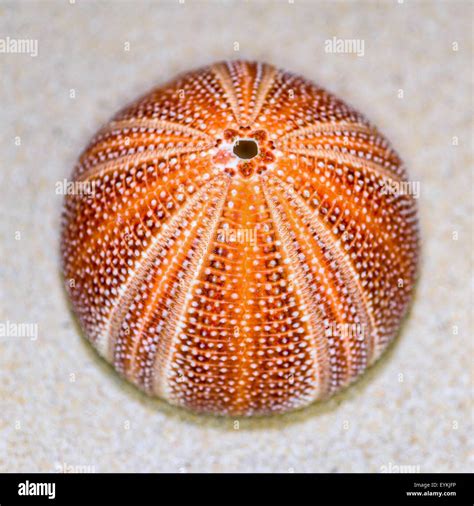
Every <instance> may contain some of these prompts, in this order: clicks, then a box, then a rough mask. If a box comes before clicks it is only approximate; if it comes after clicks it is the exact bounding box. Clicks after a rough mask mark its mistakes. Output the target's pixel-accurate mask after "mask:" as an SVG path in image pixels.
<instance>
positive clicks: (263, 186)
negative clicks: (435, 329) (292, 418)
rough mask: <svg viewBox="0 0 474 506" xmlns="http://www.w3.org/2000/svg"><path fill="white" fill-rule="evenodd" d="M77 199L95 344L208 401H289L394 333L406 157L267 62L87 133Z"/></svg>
mask: <svg viewBox="0 0 474 506" xmlns="http://www.w3.org/2000/svg"><path fill="white" fill-rule="evenodd" d="M73 181H74V191H73V192H70V193H71V194H70V195H68V196H67V197H66V202H65V212H64V218H63V232H62V258H63V271H64V276H65V282H66V287H67V290H68V292H69V295H70V297H71V300H72V304H73V307H74V310H75V312H76V314H77V316H78V318H79V321H80V323H81V325H82V327H83V329H84V331H85V333H86V334H87V336H88V339H89V340H90V341H91V343H92V344H93V346H94V347H95V348H96V349H97V351H98V352H99V353H100V354H101V355H102V356H103V357H104V358H105V359H106V360H107V361H108V362H110V363H111V364H113V366H114V368H115V369H116V370H117V371H118V372H119V373H120V374H121V375H123V376H124V377H125V378H127V379H128V380H129V381H131V382H132V383H134V384H135V385H137V386H138V387H139V388H141V389H142V390H144V391H145V392H147V393H148V394H150V395H153V396H158V397H161V398H163V399H166V400H168V401H169V402H170V403H172V404H176V405H179V406H184V407H187V408H189V409H192V410H195V411H199V412H209V413H215V414H226V415H234V416H235V415H254V414H268V413H277V412H286V411H289V410H292V409H295V408H299V407H302V406H306V405H308V404H309V403H311V402H313V401H315V400H319V399H325V398H327V397H329V396H331V395H333V394H335V393H336V392H338V391H339V390H341V389H342V388H344V387H345V386H346V385H348V384H349V383H350V382H352V381H353V380H354V379H356V378H357V377H358V376H359V375H360V374H361V373H363V372H364V371H365V369H366V368H367V367H368V366H369V365H371V364H372V363H373V362H374V361H375V360H377V358H378V357H379V356H380V354H381V353H382V352H383V350H384V349H385V348H386V346H387V344H388V343H389V342H390V341H391V340H392V339H393V338H394V337H395V335H396V333H397V330H398V328H399V325H400V321H401V319H402V317H403V316H404V314H405V312H406V309H407V305H408V303H409V300H410V297H411V293H412V288H413V284H414V278H415V274H416V265H417V256H418V224H417V215H416V206H415V202H414V199H413V196H412V195H410V192H409V191H406V189H407V187H409V185H407V182H408V181H407V173H406V171H405V168H404V166H403V164H402V162H401V160H400V158H399V157H398V155H397V154H396V152H395V151H394V150H393V149H392V147H391V146H390V144H389V143H388V142H387V140H386V139H385V138H384V137H383V136H382V135H381V134H380V132H378V131H377V130H376V128H375V127H374V126H373V125H371V124H370V123H369V122H368V121H367V120H366V119H365V118H364V117H363V116H362V115H361V114H359V113H358V112H356V111H354V110H353V109H352V108H351V107H349V106H348V105H346V104H345V103H344V102H342V101H341V100H339V99H338V98H336V97H335V96H334V95H332V94H330V93H328V92H327V91H325V90H324V89H322V88H320V87H319V86H317V85H315V84H313V83H311V82H309V81H307V80H306V79H304V78H302V77H300V76H297V75H293V74H291V73H288V72H285V71H281V70H278V69H275V68H274V67H273V66H271V65H267V64H261V63H254V62H244V61H233V62H224V63H217V64H214V65H212V66H209V67H206V68H203V69H200V70H197V71H193V72H190V73H187V74H184V75H182V76H180V77H178V78H177V79H176V80H173V81H171V82H170V83H168V84H166V85H165V86H161V87H158V88H156V89H154V90H152V91H151V92H150V93H148V94H146V95H145V96H144V97H142V98H140V99H139V100H137V101H136V102H135V103H133V104H132V105H130V106H128V107H126V108H125V109H123V110H122V111H121V112H119V113H118V114H117V115H116V116H115V117H114V118H113V120H111V121H110V122H109V123H108V124H107V125H105V127H104V128H102V129H101V130H100V131H99V132H98V133H97V134H96V135H95V136H94V138H93V139H92V140H91V142H90V144H89V146H88V147H87V148H86V150H85V151H84V152H83V153H82V155H81V156H80V159H79V161H78V163H77V166H76V167H75V170H74V174H73Z"/></svg>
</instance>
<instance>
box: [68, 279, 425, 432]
mask: <svg viewBox="0 0 474 506" xmlns="http://www.w3.org/2000/svg"><path fill="white" fill-rule="evenodd" d="M60 277H61V285H62V289H63V292H64V295H65V297H66V300H67V304H68V307H69V310H70V313H71V316H72V322H73V326H74V327H75V329H76V330H77V333H78V335H80V336H81V338H82V341H83V343H84V348H85V350H86V353H87V355H88V357H89V359H90V360H91V362H94V364H95V366H97V367H98V368H100V369H101V370H102V372H103V373H104V376H106V377H107V378H108V381H111V382H112V383H113V384H114V387H116V388H117V389H119V390H123V391H125V392H126V394H127V396H130V397H132V398H133V399H135V401H137V402H138V403H140V404H141V405H142V406H143V407H144V408H145V409H147V410H148V411H159V412H161V413H162V414H163V415H165V416H166V417H169V418H174V419H175V420H176V421H177V422H184V423H187V424H193V425H196V426H201V427H206V428H213V429H217V430H220V431H223V432H230V431H235V430H236V422H237V421H238V424H237V428H238V430H246V431H259V430H268V429H284V428H285V427H288V426H292V425H297V424H301V423H304V422H306V421H307V420H309V419H310V418H314V417H317V416H320V415H324V414H327V413H331V412H333V411H335V410H336V409H337V408H338V407H339V405H340V404H341V403H343V402H344V401H347V400H350V399H354V398H356V397H357V396H359V395H362V393H363V391H364V390H366V388H367V387H368V386H369V385H370V384H371V383H372V381H374V378H375V377H376V376H377V375H378V374H379V373H380V371H381V370H383V369H384V368H385V367H386V366H387V364H388V363H389V361H390V360H391V357H392V356H393V354H394V352H395V350H396V348H397V347H398V346H399V343H400V340H401V339H402V338H403V334H404V332H403V330H404V328H405V327H406V323H407V321H408V320H409V317H410V314H411V312H412V307H413V304H414V301H415V299H416V297H415V295H416V291H417V286H418V283H416V284H415V287H414V290H413V294H412V298H411V303H410V305H409V308H408V310H407V313H406V315H405V317H404V319H403V321H402V323H401V325H400V329H399V332H398V335H397V337H396V338H395V339H394V340H393V341H392V342H391V343H390V344H389V345H388V347H387V348H386V350H385V351H384V352H383V354H382V356H381V357H380V358H379V359H378V360H377V362H375V363H374V364H373V365H372V366H370V367H369V368H368V369H367V370H366V371H365V372H364V373H363V374H362V375H361V376H360V377H359V378H357V379H356V380H355V381H354V382H353V383H351V384H350V385H348V386H347V387H346V388H344V389H343V390H342V391H341V392H339V393H337V394H336V395H334V396H333V397H331V398H329V399H327V400H323V401H316V402H314V403H312V404H310V405H308V406H306V407H303V408H300V409H297V410H294V411H291V412H288V413H283V414H273V415H258V416H254V417H232V416H218V415H211V414H206V413H193V412H191V411H189V410H187V409H185V408H182V407H178V406H173V405H171V404H169V403H168V402H166V401H164V400H161V399H159V398H154V397H150V396H148V395H147V394H145V393H144V392H142V391H141V390H139V389H138V388H137V387H136V386H135V385H133V384H131V383H130V382H129V381H128V380H126V379H125V378H123V377H122V376H120V375H119V374H117V372H116V371H115V369H114V368H113V366H112V365H111V364H109V363H108V362H107V361H106V360H105V359H104V358H102V357H101V356H100V355H99V354H98V353H97V351H96V350H95V349H94V347H93V346H92V344H91V343H90V341H89V340H88V339H87V337H86V336H85V333H84V331H83V330H82V328H81V326H80V324H79V321H78V319H77V317H76V315H75V313H74V311H73V307H72V304H71V302H70V300H69V296H68V294H67V292H66V289H65V287H64V284H63V277H62V275H60Z"/></svg>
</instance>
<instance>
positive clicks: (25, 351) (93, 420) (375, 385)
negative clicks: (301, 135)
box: [0, 0, 473, 472]
mask: <svg viewBox="0 0 474 506" xmlns="http://www.w3.org/2000/svg"><path fill="white" fill-rule="evenodd" d="M472 10H473V9H472V3H469V2H457V1H450V2H438V1H431V2H430V1H425V2H416V1H407V2H405V3H401V4H399V3H397V2H395V1H390V2H389V1H387V2H381V3H378V4H377V3H368V2H367V3H358V4H355V3H346V2H337V3H336V2H327V3H326V2H319V1H314V2H303V1H301V0H295V2H294V3H289V2H285V1H282V2H271V3H265V2H263V1H259V2H251V1H248V2H239V3H234V2H229V1H223V2H220V3H211V2H200V3H199V4H196V3H193V2H191V1H190V0H186V2H185V3H184V4H180V3H178V1H172V2H161V3H145V2H130V3H128V2H117V3H114V4H113V5H111V4H106V3H92V2H88V3H86V2H82V1H80V0H77V2H76V3H74V4H69V3H68V2H65V1H61V2H59V1H57V2H41V3H40V2H37V3H36V2H35V3H27V2H12V3H8V2H1V3H0V37H3V38H4V37H7V36H9V37H11V38H30V39H37V40H38V51H39V54H38V56H37V57H32V56H30V55H29V54H0V73H1V80H0V99H1V113H0V127H1V130H0V131H1V136H0V153H1V157H0V163H1V168H0V181H1V185H2V186H1V188H2V193H1V199H0V212H1V215H2V220H1V225H0V255H1V262H0V283H1V285H0V286H1V296H0V322H5V321H7V320H8V321H10V322H16V323H18V322H22V323H32V324H37V325H38V338H37V339H36V340H31V339H27V338H14V337H6V338H5V337H0V471H46V472H48V471H52V472H54V471H58V470H61V469H65V470H90V471H97V472H99V471H100V472H107V471H124V472H128V471H137V472H142V471H157V472H165V471H167V472H175V471H183V472H186V471H189V472H197V471H204V472H208V471H209V472H210V471H237V472H243V471H277V472H288V471H290V472H291V471H292V470H293V471H295V472H329V471H335V472H338V471H339V472H342V471H368V472H382V471H385V470H396V467H395V466H401V465H403V466H405V465H408V466H415V467H414V468H413V470H419V471H421V472H425V471H426V472H430V471H467V470H471V471H472V460H471V462H469V453H470V449H471V448H472V446H470V444H469V438H468V436H469V434H470V433H471V434H472V418H471V415H470V408H471V406H472V401H471V397H470V388H471V372H472V366H471V364H472V359H473V356H472V346H471V344H472V335H473V328H472V316H471V315H470V311H471V310H470V306H472V295H471V289H470V286H469V285H470V281H471V279H472V262H471V258H472V216H473V209H472V151H471V149H470V143H471V139H470V134H471V133H472V118H471V117H472V101H471V95H470V89H471V88H470V86H471V85H472V83H471V82H470V79H471V77H470V76H471V75H472V65H471V63H470V61H471V60H470V59H471V57H472V42H471V38H470V19H472ZM332 37H339V38H348V39H361V40H363V41H364V46H365V47H364V55H363V56H357V55H356V54H330V53H325V51H324V42H325V40H327V39H332ZM127 42H128V43H129V44H130V50H129V51H126V50H125V49H126V48H127V44H126V43H127ZM235 42H238V43H239V51H235V50H234V47H236V46H235V45H234V43H235ZM454 42H457V43H458V46H457V47H456V46H453V43H454ZM456 48H457V49H458V50H457V51H456V50H453V49H456ZM238 57H241V58H252V59H262V60H266V61H268V62H271V63H273V64H276V65H278V66H280V67H284V68H286V69H288V70H291V71H294V72H298V73H301V74H304V75H305V76H307V77H309V78H311V79H313V80H314V81H316V82H318V83H319V84H321V85H323V86H325V87H327V88H328V89H330V90H331V91H333V92H335V93H336V94H338V95H340V96H341V97H342V98H344V99H345V100H347V101H348V102H349V103H351V104H352V105H353V106H355V107H356V108H358V109H360V110H361V111H363V112H364V113H365V114H366V115H367V116H368V117H369V118H370V119H371V120H373V121H374V123H375V124H377V125H378V126H379V127H380V128H381V130H382V131H383V132H384V133H385V134H386V135H387V137H388V138H389V139H391V140H392V142H393V144H394V145H395V146H396V148H397V149H398V151H399V152H400V154H401V155H402V156H403V157H404V159H405V160H406V162H407V165H408V167H409V169H410V173H411V178H412V179H413V180H414V181H419V182H420V185H421V197H420V200H419V207H420V220H421V230H422V237H423V261H422V269H421V277H420V281H419V284H418V288H417V292H416V298H415V302H414V304H413V307H412V310H411V312H410V315H409V317H408V319H407V320H406V322H405V325H404V326H403V329H402V331H401V333H400V337H399V339H398V340H397V342H396V344H395V345H394V346H393V347H392V348H391V349H390V350H389V352H388V353H387V355H386V356H385V358H384V359H383V360H382V361H381V362H380V363H379V364H377V365H376V366H375V367H374V368H373V369H372V370H370V371H369V373H368V374H367V375H366V376H365V377H364V378H363V379H362V380H361V381H359V382H358V383H357V384H356V385H354V386H353V387H351V388H350V389H349V390H347V391H346V392H344V393H343V394H341V395H339V396H338V397H336V398H335V399H333V400H331V401H329V402H326V403H323V404H316V405H313V406H311V407H310V408H308V409H306V410H303V411H300V412H297V413H293V414H289V415H285V416H279V417H273V418H264V419H257V420H240V421H239V423H235V422H236V421H234V420H230V419H218V418H212V417H201V416H195V415H192V414H190V413H188V412H186V411H183V410H180V409H176V408H172V407H171V406H169V405H167V404H166V403H164V402H161V401H159V400H152V399H148V398H146V397H145V396H144V395H142V394H140V393H139V392H137V391H136V390H135V389H134V388H133V387H132V386H129V385H127V384H126V383H125V382H124V381H122V380H121V379H119V378H118V377H117V376H116V375H115V374H114V373H113V371H112V369H111V368H110V367H109V366H107V365H106V364H105V363H103V362H102V361H101V360H100V359H99V358H98V357H97V356H96V354H95V352H94V351H93V350H92V348H91V347H90V346H89V345H88V344H87V342H86V341H85V339H84V338H83V337H82V336H81V334H80V332H79V331H78V328H77V326H76V324H75V322H74V319H73V317H72V315H71V313H70V311H69V308H68V305H67V300H66V297H65V294H64V292H63V289H62V284H61V278H60V274H59V259H58V238H59V236H58V233H59V221H60V213H61V205H62V196H61V195H57V194H56V193H55V185H56V182H58V181H62V180H63V179H64V178H67V177H69V175H70V172H71V169H72V166H73V163H74V161H75V159H76V157H77V156H78V154H79V152H80V151H81V150H82V149H83V147H84V146H85V144H86V142H87V141H88V139H89V137H90V136H91V135H92V134H93V133H94V131H96V130H97V129H98V128H99V126H100V125H101V124H102V123H103V122H104V121H106V120H107V119H108V118H109V117H110V116H111V115H112V114H113V113H115V112H116V111H117V109H119V108H120V107H122V106H123V105H124V104H125V103H126V102H129V101H130V100H132V99H134V98H135V97H136V96H138V95H139V94H141V93H143V92H145V91H146V90H148V89H149V88H150V87H152V86H154V85H156V84H159V83H163V82H165V81H167V80H168V79H169V78H171V77H173V76H174V75H175V74H176V73H178V72H181V71H185V70H188V69H190V68H193V67H196V66H201V65H204V64H207V63H210V62H212V61H214V60H217V59H224V58H238ZM71 90H74V93H72V92H71ZM399 90H403V98H400V93H399ZM72 95H74V97H72ZM453 138H454V140H453ZM18 144H19V145H18ZM470 343H471V344H470ZM61 466H62V467H61Z"/></svg>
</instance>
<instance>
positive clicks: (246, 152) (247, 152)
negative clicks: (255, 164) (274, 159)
mask: <svg viewBox="0 0 474 506" xmlns="http://www.w3.org/2000/svg"><path fill="white" fill-rule="evenodd" d="M233 151H234V155H236V156H238V157H239V158H241V159H242V160H250V159H252V158H255V157H256V156H257V155H258V144H257V143H256V142H255V141H254V140H253V139H238V140H236V141H235V144H234V148H233Z"/></svg>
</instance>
